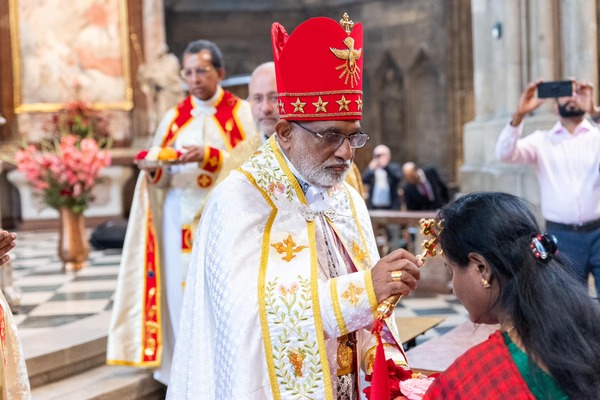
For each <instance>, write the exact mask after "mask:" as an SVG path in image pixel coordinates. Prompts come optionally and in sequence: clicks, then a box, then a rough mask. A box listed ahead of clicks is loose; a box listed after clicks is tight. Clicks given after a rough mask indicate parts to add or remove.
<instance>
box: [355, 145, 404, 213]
mask: <svg viewBox="0 0 600 400" xmlns="http://www.w3.org/2000/svg"><path fill="white" fill-rule="evenodd" d="M401 179H402V170H401V167H400V164H398V163H396V162H393V161H392V152H391V151H390V148H389V147H387V146H386V145H383V144H380V145H378V146H375V149H373V159H372V160H371V161H370V162H369V166H368V167H367V169H366V170H365V171H364V172H363V174H362V181H363V183H364V185H365V186H368V190H369V197H368V198H367V207H368V208H372V209H384V210H399V209H400V196H399V195H398V188H399V186H400V180H401Z"/></svg>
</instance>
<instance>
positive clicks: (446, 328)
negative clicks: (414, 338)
mask: <svg viewBox="0 0 600 400" xmlns="http://www.w3.org/2000/svg"><path fill="white" fill-rule="evenodd" d="M454 328H456V326H442V327H437V328H434V330H435V331H436V332H437V333H439V334H440V335H443V334H444V333H447V332H448V331H451V330H452V329H454Z"/></svg>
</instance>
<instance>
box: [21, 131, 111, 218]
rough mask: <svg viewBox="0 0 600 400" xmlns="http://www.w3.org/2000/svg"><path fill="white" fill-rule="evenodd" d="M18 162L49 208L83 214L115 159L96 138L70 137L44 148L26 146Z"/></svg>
mask: <svg viewBox="0 0 600 400" xmlns="http://www.w3.org/2000/svg"><path fill="white" fill-rule="evenodd" d="M14 162H15V164H16V166H17V169H18V170H19V171H21V172H22V173H24V174H25V176H26V177H27V180H28V181H29V182H30V183H31V185H32V186H33V188H34V189H35V190H36V192H38V194H39V195H40V196H41V197H42V199H43V202H44V203H45V204H46V205H47V206H49V207H52V208H55V209H60V208H62V207H68V208H70V209H71V210H72V211H73V212H75V213H82V212H83V211H84V210H85V209H86V208H87V206H88V204H89V202H90V200H92V189H93V188H94V185H95V184H96V182H97V181H98V177H99V174H100V171H101V170H102V169H103V168H104V167H107V166H109V165H110V163H111V155H110V152H109V151H108V150H107V149H102V148H101V146H99V144H98V142H97V141H96V140H95V139H93V138H92V137H86V138H83V139H81V138H80V137H79V136H76V135H74V134H66V135H62V136H61V137H60V140H56V141H54V142H53V143H44V144H42V146H41V148H37V147H36V146H34V145H28V146H25V147H24V148H22V149H20V150H19V151H17V153H16V156H15V161H14Z"/></svg>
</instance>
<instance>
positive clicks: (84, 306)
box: [29, 300, 108, 317]
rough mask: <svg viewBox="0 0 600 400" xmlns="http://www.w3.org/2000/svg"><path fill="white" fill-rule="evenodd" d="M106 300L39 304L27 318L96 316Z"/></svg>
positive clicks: (102, 308)
mask: <svg viewBox="0 0 600 400" xmlns="http://www.w3.org/2000/svg"><path fill="white" fill-rule="evenodd" d="M107 304H108V300H77V301H50V302H47V303H44V304H40V305H39V306H38V307H36V308H35V309H34V310H33V311H31V312H30V313H29V316H31V317H36V316H46V315H70V314H96V313H99V312H101V311H103V310H104V308H105V307H106V305H107Z"/></svg>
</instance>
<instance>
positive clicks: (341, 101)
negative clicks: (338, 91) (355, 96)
mask: <svg viewBox="0 0 600 400" xmlns="http://www.w3.org/2000/svg"><path fill="white" fill-rule="evenodd" d="M336 103H338V104H339V105H340V109H339V110H338V112H339V111H342V110H346V111H350V109H349V108H348V104H350V103H351V101H350V100H346V97H344V95H342V98H341V99H339V100H336Z"/></svg>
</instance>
